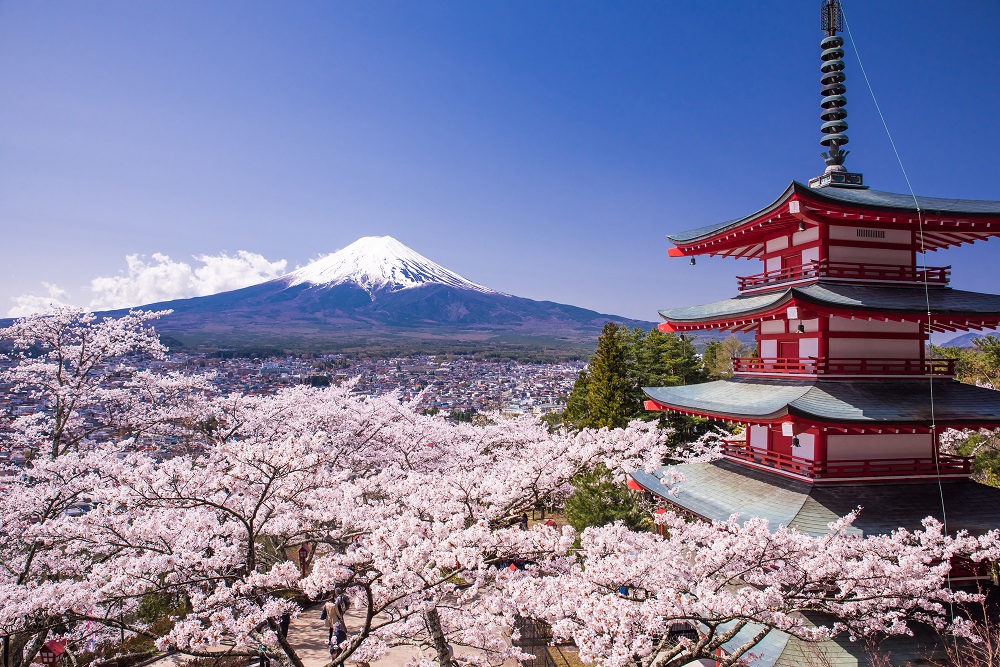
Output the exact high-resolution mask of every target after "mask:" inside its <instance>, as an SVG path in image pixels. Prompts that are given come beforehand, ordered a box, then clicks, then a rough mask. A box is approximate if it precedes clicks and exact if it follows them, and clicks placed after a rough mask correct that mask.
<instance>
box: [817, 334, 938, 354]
mask: <svg viewBox="0 0 1000 667" xmlns="http://www.w3.org/2000/svg"><path fill="white" fill-rule="evenodd" d="M829 340H830V357H831V358H833V359H919V358H920V345H921V342H920V341H919V340H891V339H885V338H830V339H829Z"/></svg>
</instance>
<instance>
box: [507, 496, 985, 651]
mask: <svg viewBox="0 0 1000 667" xmlns="http://www.w3.org/2000/svg"><path fill="white" fill-rule="evenodd" d="M854 516H855V515H851V516H848V517H845V518H843V519H841V520H839V521H837V522H835V523H832V524H830V533H829V534H828V535H824V536H821V537H813V536H809V535H804V534H802V533H799V532H797V531H795V530H793V529H789V528H786V527H784V526H778V527H774V526H770V525H769V524H768V522H767V521H766V520H764V519H759V518H754V519H750V520H747V521H745V522H743V523H741V522H740V521H738V519H737V517H732V518H731V519H730V520H729V521H727V522H690V521H686V520H684V519H683V518H681V517H679V516H677V515H676V514H673V513H670V512H668V513H665V514H661V515H659V516H658V517H657V523H659V524H660V525H661V526H663V528H664V529H665V535H664V536H660V535H657V534H653V533H635V532H631V531H629V530H627V529H626V528H624V527H623V526H621V525H612V526H607V527H603V528H588V529H587V530H586V531H585V532H584V533H583V535H582V546H581V549H580V551H579V553H569V552H565V551H560V545H562V544H565V538H564V537H563V536H556V535H552V536H550V539H551V540H552V550H551V553H552V554H553V556H552V557H551V558H549V559H546V560H545V561H543V562H540V563H539V565H538V566H537V567H535V568H530V569H529V570H528V571H526V572H517V573H511V574H510V575H509V576H508V577H507V581H506V582H505V584H504V587H505V590H506V591H507V592H508V594H509V595H510V597H511V599H512V600H513V604H514V605H515V606H516V607H517V609H518V611H519V612H520V613H522V614H524V615H526V616H529V617H531V618H536V619H539V620H543V621H546V622H548V623H550V624H551V625H552V628H553V632H554V635H555V637H556V638H563V639H572V640H574V641H575V642H576V644H577V645H578V646H579V647H580V656H581V658H582V659H583V660H584V661H585V662H588V663H600V664H602V665H607V666H608V667H624V666H629V667H631V666H633V665H640V666H641V667H680V666H681V665H688V664H690V663H691V662H693V661H696V660H699V659H711V660H717V661H718V662H719V664H720V665H723V666H727V665H737V664H743V662H742V661H743V660H744V659H745V658H748V657H750V656H752V655H753V652H754V649H755V648H756V647H757V646H758V645H759V644H760V642H761V641H763V640H764V639H765V638H766V637H767V635H768V634H770V633H773V632H784V633H788V634H791V635H794V636H796V637H799V638H801V639H804V640H806V641H821V640H824V639H828V638H830V637H833V636H835V635H837V634H841V633H849V634H850V635H851V636H852V638H854V637H862V636H870V635H881V636H884V635H897V634H909V633H910V628H909V626H908V625H907V622H908V621H914V620H915V621H919V622H922V623H927V624H930V625H932V626H934V627H936V628H938V629H940V630H947V631H950V632H953V633H958V634H967V633H968V630H969V627H968V624H967V623H965V622H964V621H963V620H962V619H960V618H959V619H956V621H955V622H954V623H951V622H949V620H948V619H947V616H946V607H945V605H950V604H952V603H954V602H964V601H968V600H970V599H973V598H974V596H970V595H968V594H965V593H962V592H956V591H952V590H949V589H948V588H947V573H948V571H949V568H950V566H949V560H950V559H951V558H953V557H956V556H963V557H967V558H970V559H972V560H973V561H984V560H995V559H996V558H997V556H998V555H1000V541H998V538H997V535H996V534H995V533H994V534H990V535H985V536H981V537H978V538H975V537H971V536H969V535H966V534H959V535H958V536H947V535H945V534H944V533H943V530H942V526H941V524H940V523H939V522H937V521H935V520H933V519H927V520H925V522H924V528H923V530H920V531H916V532H909V531H906V530H902V529H900V530H898V531H896V532H894V533H892V534H890V535H879V536H870V537H862V536H859V535H855V534H851V533H849V532H848V528H849V527H850V525H851V523H852V521H853V520H854Z"/></svg>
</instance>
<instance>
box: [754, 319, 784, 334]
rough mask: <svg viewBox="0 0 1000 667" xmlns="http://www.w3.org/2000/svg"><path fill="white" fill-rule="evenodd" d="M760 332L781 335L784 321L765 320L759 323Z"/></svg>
mask: <svg viewBox="0 0 1000 667" xmlns="http://www.w3.org/2000/svg"><path fill="white" fill-rule="evenodd" d="M760 332H761V333H764V334H782V333H785V321H784V320H765V321H763V322H761V323H760Z"/></svg>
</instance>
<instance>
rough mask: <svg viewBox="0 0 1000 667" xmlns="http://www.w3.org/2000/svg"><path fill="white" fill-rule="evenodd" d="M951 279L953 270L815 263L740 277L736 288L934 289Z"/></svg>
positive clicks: (931, 267) (847, 263)
mask: <svg viewBox="0 0 1000 667" xmlns="http://www.w3.org/2000/svg"><path fill="white" fill-rule="evenodd" d="M950 276H951V267H950V266H928V267H926V268H915V267H912V266H891V265H888V264H886V265H881V264H856V263H851V262H830V261H828V260H813V261H811V262H806V263H805V264H802V265H800V266H789V267H786V268H783V269H775V270H774V271H765V272H764V273H758V274H756V275H752V276H737V277H736V284H737V287H738V288H739V290H740V291H741V292H744V291H747V290H754V289H762V288H764V287H769V286H771V285H777V284H779V283H785V282H791V281H795V280H810V279H813V278H837V279H841V280H865V281H867V280H874V281H883V282H902V283H922V282H924V281H926V282H928V283H930V284H932V285H947V284H948V279H949V277H950Z"/></svg>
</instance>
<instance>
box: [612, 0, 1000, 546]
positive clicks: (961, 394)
mask: <svg viewBox="0 0 1000 667" xmlns="http://www.w3.org/2000/svg"><path fill="white" fill-rule="evenodd" d="M841 21H842V17H841V15H840V7H839V3H838V2H837V1H836V0H827V2H826V3H824V14H823V27H824V30H825V31H826V37H825V38H824V39H823V40H822V42H821V49H822V54H821V83H822V86H823V87H822V93H823V97H822V100H821V118H822V120H823V125H822V132H823V137H822V139H821V144H822V145H823V146H824V147H825V148H827V152H825V153H823V157H824V159H825V162H826V164H827V168H826V171H825V172H824V174H822V175H821V176H819V177H817V178H814V179H812V180H811V181H810V182H809V183H808V184H802V183H798V182H793V183H792V184H791V185H789V186H788V187H787V188H786V189H785V190H784V192H782V193H781V194H780V195H779V196H778V198H777V199H775V200H774V201H773V202H772V203H771V204H769V205H768V206H766V207H764V208H762V209H761V210H759V211H756V212H754V213H751V214H750V215H746V216H743V217H741V218H739V219H737V220H733V221H729V222H722V223H718V224H712V225H707V226H704V227H699V228H697V229H693V230H690V231H686V232H681V233H676V234H671V235H670V236H668V238H669V240H670V241H671V242H672V243H673V245H674V246H675V247H673V248H671V249H670V250H669V253H668V254H669V255H670V256H671V257H690V258H691V260H692V263H694V258H695V257H696V256H698V255H717V256H724V257H737V258H744V259H751V260H755V259H756V260H759V261H760V262H761V266H760V271H759V272H757V273H755V274H753V275H748V276H742V277H739V278H737V290H738V292H739V294H738V295H737V296H735V297H733V298H731V299H726V300H724V301H718V302H715V303H709V304H705V305H701V306H691V307H684V308H671V309H668V310H663V311H660V315H661V316H662V317H663V320H664V322H663V323H662V324H660V330H661V331H665V332H678V333H686V332H697V331H704V330H724V331H733V332H752V333H753V334H754V336H755V337H756V343H757V354H756V356H753V357H747V358H736V359H733V371H734V373H733V377H731V378H730V379H726V380H720V381H716V382H708V383H704V384H698V385H689V386H679V387H649V388H645V389H644V391H645V393H646V395H647V397H648V399H649V400H647V401H646V407H647V408H648V409H650V410H665V411H671V412H675V413H680V414H685V415H695V416H699V417H707V418H710V419H715V420H724V421H727V422H732V423H737V424H741V425H742V426H744V427H745V433H746V437H745V439H744V440H740V441H733V442H730V443H728V444H727V445H726V447H725V456H724V458H723V459H722V460H720V461H716V462H713V463H709V464H697V465H689V466H684V470H683V472H684V475H685V477H686V478H687V481H686V482H684V483H683V484H682V485H681V492H680V493H679V494H677V495H676V496H674V495H670V496H667V495H666V494H665V493H664V487H663V485H662V484H660V483H659V480H658V479H656V477H657V476H656V475H647V474H645V473H642V472H636V473H635V474H633V476H632V477H633V479H632V482H631V486H632V487H633V488H635V489H643V490H646V491H649V492H651V493H654V494H656V495H657V496H660V497H661V498H662V499H663V502H664V503H668V504H670V505H673V506H675V507H677V508H679V509H680V510H682V511H684V512H687V513H689V514H691V515H694V516H698V517H703V518H707V519H723V520H724V519H726V518H728V517H729V516H730V515H731V514H735V513H741V514H744V515H746V516H765V517H768V518H770V519H771V520H772V523H774V524H775V525H777V524H783V525H786V526H793V527H797V528H800V529H802V530H804V531H807V532H812V533H823V532H825V531H826V530H827V527H826V526H827V523H828V522H829V521H831V520H833V519H834V518H836V517H838V516H842V515H844V514H847V513H848V512H850V511H852V510H853V509H855V508H857V507H858V506H859V505H860V506H864V508H865V509H864V510H863V511H862V513H861V515H860V517H859V519H858V521H857V522H856V524H855V528H856V529H857V530H859V531H861V532H864V533H884V532H888V531H891V530H894V529H896V528H899V527H906V528H919V527H920V521H921V519H923V518H924V517H926V516H935V517H938V518H943V515H944V513H945V512H944V511H943V509H942V493H943V496H944V503H943V504H944V506H945V507H947V520H948V521H947V525H948V528H949V530H951V531H955V530H959V529H967V530H970V531H971V532H981V531H985V530H989V529H993V528H998V527H1000V490H997V489H994V488H991V487H987V486H984V485H980V484H977V483H974V482H972V481H971V480H970V479H969V476H970V473H971V465H970V461H969V459H966V458H962V457H958V456H952V455H947V454H944V453H942V452H941V451H940V443H939V438H940V434H941V432H942V431H944V430H945V429H948V428H972V429H979V428H986V429H995V428H1000V392H997V391H994V390H992V389H988V388H982V387H976V386H971V385H967V384H962V383H959V382H957V381H956V380H955V379H954V375H955V360H953V359H938V358H932V357H931V356H929V354H928V342H929V337H930V334H931V333H933V332H953V331H967V330H979V329H986V328H994V327H997V326H1000V296H998V295H992V294H980V293H977V292H966V291H960V290H955V289H952V288H951V287H949V285H948V281H949V277H950V273H951V267H947V266H942V267H928V266H923V265H922V263H921V262H920V259H921V258H922V257H924V256H925V255H926V252H927V251H931V250H938V249H941V248H947V247H950V246H958V245H961V244H964V243H972V242H975V241H979V240H983V239H987V238H989V237H992V236H1000V202H995V201H966V200H957V199H935V198H928V197H913V196H910V195H902V194H893V193H888V192H879V191H876V190H871V189H868V188H867V187H865V186H864V184H863V179H862V176H861V174H858V173H852V172H849V171H847V170H846V169H845V167H844V160H845V158H846V157H847V151H845V150H843V149H842V147H843V146H844V145H846V144H847V135H846V134H845V132H846V130H847V122H846V120H845V119H846V116H847V112H846V107H845V105H846V98H845V97H844V93H845V90H846V89H845V86H844V78H845V77H844V72H843V70H844V62H843V55H844V52H843V48H842V47H843V39H842V38H841V37H840V36H839V35H837V32H838V31H839V30H840V27H841ZM939 486H940V491H939Z"/></svg>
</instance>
